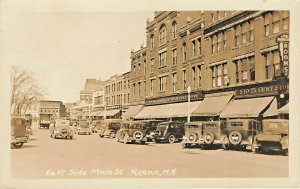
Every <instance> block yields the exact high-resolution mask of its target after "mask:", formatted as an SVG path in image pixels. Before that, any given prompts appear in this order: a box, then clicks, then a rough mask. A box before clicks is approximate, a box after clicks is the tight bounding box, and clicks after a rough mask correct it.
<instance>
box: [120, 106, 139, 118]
mask: <svg viewBox="0 0 300 189" xmlns="http://www.w3.org/2000/svg"><path fill="white" fill-rule="evenodd" d="M142 108H143V105H136V106H129V108H128V109H127V110H126V112H125V113H124V114H123V115H122V117H126V118H130V117H134V116H135V115H136V114H138V113H139V112H140V111H141V110H142Z"/></svg>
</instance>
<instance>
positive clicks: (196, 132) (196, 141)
mask: <svg viewBox="0 0 300 189" xmlns="http://www.w3.org/2000/svg"><path fill="white" fill-rule="evenodd" d="M202 123H203V122H200V121H195V122H187V123H185V124H184V129H185V135H184V136H183V140H182V146H183V147H184V148H190V147H191V146H197V145H200V144H203V128H202Z"/></svg>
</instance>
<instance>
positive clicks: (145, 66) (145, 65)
mask: <svg viewBox="0 0 300 189" xmlns="http://www.w3.org/2000/svg"><path fill="white" fill-rule="evenodd" d="M146 68H147V64H146V60H144V74H146Z"/></svg>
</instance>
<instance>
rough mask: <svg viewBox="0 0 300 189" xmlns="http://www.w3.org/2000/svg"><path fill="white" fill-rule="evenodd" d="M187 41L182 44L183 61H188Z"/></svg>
mask: <svg viewBox="0 0 300 189" xmlns="http://www.w3.org/2000/svg"><path fill="white" fill-rule="evenodd" d="M186 58H187V57H186V43H183V44H182V60H183V62H186Z"/></svg>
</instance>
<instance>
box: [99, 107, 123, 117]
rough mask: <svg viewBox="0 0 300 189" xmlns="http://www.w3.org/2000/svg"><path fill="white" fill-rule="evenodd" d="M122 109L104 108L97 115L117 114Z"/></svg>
mask: <svg viewBox="0 0 300 189" xmlns="http://www.w3.org/2000/svg"><path fill="white" fill-rule="evenodd" d="M120 111H121V109H114V110H104V111H102V112H100V114H98V115H97V116H100V117H102V116H103V117H104V116H115V115H116V114H117V113H119V112H120Z"/></svg>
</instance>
